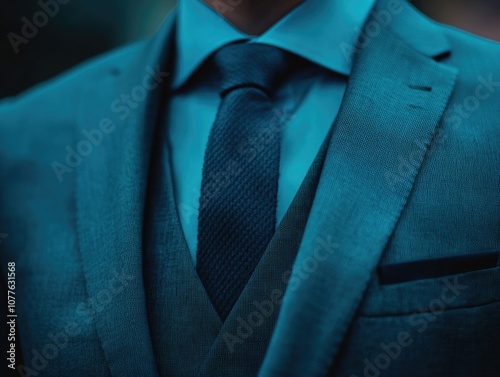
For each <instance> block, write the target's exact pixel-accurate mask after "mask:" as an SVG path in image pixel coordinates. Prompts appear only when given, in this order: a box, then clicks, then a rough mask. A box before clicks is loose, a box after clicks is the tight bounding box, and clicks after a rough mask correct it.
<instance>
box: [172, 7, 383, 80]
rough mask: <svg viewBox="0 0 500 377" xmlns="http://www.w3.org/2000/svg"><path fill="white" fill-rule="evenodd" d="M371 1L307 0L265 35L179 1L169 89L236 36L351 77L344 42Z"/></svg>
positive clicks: (359, 23) (348, 40) (351, 36)
mask: <svg viewBox="0 0 500 377" xmlns="http://www.w3.org/2000/svg"><path fill="white" fill-rule="evenodd" d="M374 4H375V0H305V1H304V2H303V3H302V4H300V5H299V6H297V7H296V8H294V9H293V10H292V11H291V12H289V13H288V14H287V15H285V16H284V17H283V18H282V19H281V20H279V21H278V22H277V23H276V24H274V25H273V26H272V27H271V28H269V29H268V30H267V31H266V32H265V33H263V34H262V35H260V36H256V37H253V36H249V35H246V34H244V33H243V32H241V31H239V30H238V29H236V28H235V27H234V26H232V25H231V24H230V23H229V22H227V21H226V20H225V19H224V18H223V17H222V16H220V15H219V14H218V13H217V12H215V11H214V10H212V9H211V8H210V7H208V6H207V5H206V4H204V3H203V2H202V1H201V0H180V1H179V5H178V10H177V17H178V18H177V34H176V39H177V40H176V45H177V55H176V62H175V71H174V77H173V82H172V85H173V88H179V87H180V86H182V85H183V84H184V83H185V82H186V81H187V79H188V78H189V77H190V76H191V74H192V73H193V72H194V71H195V70H196V68H198V66H200V64H201V63H202V62H203V61H204V60H205V59H206V58H207V57H208V56H209V55H211V54H212V53H213V52H215V51H216V50H218V49H219V48H221V47H222V46H225V45H226V44H229V43H232V42H236V41H240V40H250V41H252V42H258V43H264V44H268V45H272V46H275V47H280V48H282V49H284V50H287V51H290V52H292V53H294V54H297V55H300V56H302V57H303V58H306V59H308V60H309V61H311V62H313V63H316V64H319V65H321V66H323V67H325V68H327V69H329V70H332V71H334V72H337V73H341V74H344V75H349V74H350V72H351V61H350V59H348V57H347V56H346V54H345V46H353V45H355V42H356V39H357V38H358V35H359V33H360V31H361V29H362V27H363V25H364V23H365V21H366V19H367V18H368V15H369V14H370V11H371V10H372V8H373V6H374ZM343 46H344V48H343Z"/></svg>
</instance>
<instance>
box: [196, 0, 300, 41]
mask: <svg viewBox="0 0 500 377" xmlns="http://www.w3.org/2000/svg"><path fill="white" fill-rule="evenodd" d="M302 1H303V0H273V1H270V0H203V2H204V3H205V4H207V5H208V6H209V7H211V8H213V9H214V10H215V11H216V12H218V13H219V14H220V15H221V16H222V17H224V18H225V19H226V20H227V21H229V22H230V23H231V24H233V25H234V26H235V27H236V28H238V29H239V30H241V31H242V32H244V33H245V34H249V35H260V34H262V33H264V32H265V31H266V30H267V29H269V28H270V27H271V26H272V25H274V24H275V23H276V22H277V21H278V20H279V19H280V18H282V17H283V16H284V15H285V14H287V13H288V12H289V11H290V10H292V9H293V8H294V7H296V6H297V5H298V4H300V3H301V2H302Z"/></svg>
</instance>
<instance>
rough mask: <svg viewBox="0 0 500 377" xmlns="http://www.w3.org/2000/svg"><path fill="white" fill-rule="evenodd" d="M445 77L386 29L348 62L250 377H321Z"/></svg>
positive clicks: (409, 181) (390, 225)
mask: <svg viewBox="0 0 500 377" xmlns="http://www.w3.org/2000/svg"><path fill="white" fill-rule="evenodd" d="M441 47H442V46H441ZM435 50H437V49H435ZM455 78H456V72H455V70H454V69H452V68H450V67H447V66H445V65H442V64H440V63H437V62H435V61H434V60H433V59H432V58H429V57H428V56H425V55H424V54H423V53H422V51H420V52H418V51H417V50H415V49H414V48H412V47H410V46H409V44H407V43H406V42H405V41H403V40H402V39H400V37H398V36H396V34H395V33H393V32H392V31H391V30H388V29H383V30H382V31H381V33H380V35H378V36H377V37H376V38H373V40H371V42H370V44H369V45H368V46H367V47H366V48H365V49H364V50H363V51H362V52H361V53H360V55H359V56H358V57H357V58H356V60H355V63H354V67H353V72H352V74H351V77H350V81H349V84H348V87H347V90H346V94H345V97H344V100H343V103H342V106H341V109H340V112H339V115H338V117H337V119H336V121H335V123H334V125H333V127H334V128H333V135H332V138H331V141H330V146H329V152H328V155H327V158H326V161H325V165H324V167H323V172H322V176H321V179H320V182H319V186H318V190H317V193H316V197H315V200H314V204H313V207H312V210H311V213H310V217H309V220H308V223H307V227H306V230H305V233H304V237H303V239H302V244H301V248H300V250H299V253H298V256H297V259H296V261H295V264H294V274H293V275H292V278H291V280H290V283H289V284H291V283H292V282H293V284H294V289H290V285H289V289H288V290H287V292H286V294H285V297H284V300H283V305H282V310H281V312H280V316H279V319H278V323H277V326H276V329H275V332H274V334H273V338H272V340H271V344H270V346H269V351H268V353H267V355H266V358H265V360H264V363H263V366H262V368H261V371H260V374H259V375H260V376H278V375H286V376H298V377H301V376H308V377H315V376H318V377H319V376H326V375H327V373H328V370H329V368H330V367H331V366H332V363H333V362H334V360H335V357H336V355H337V353H338V351H339V347H340V346H341V343H342V341H343V339H344V337H345V335H346V332H347V329H348V328H349V326H350V324H351V322H352V321H353V319H354V317H355V313H356V310H357V308H358V306H359V304H360V302H361V299H362V297H363V294H364V292H365V290H366V287H367V285H368V282H369V281H370V279H371V277H372V275H373V273H374V270H375V269H376V266H377V264H378V261H379V259H380V257H381V255H382V252H383V250H384V248H385V246H386V244H387V242H388V239H389V237H390V235H391V234H392V232H393V230H394V228H395V225H396V223H397V221H398V218H399V216H400V214H401V212H402V210H403V208H404V206H405V204H406V202H407V199H408V197H409V195H410V192H411V190H412V187H413V184H414V181H415V177H416V175H417V174H418V171H419V168H420V166H421V164H422V162H424V160H425V154H426V151H427V149H428V147H429V145H430V143H431V141H432V137H433V134H434V133H435V128H436V126H437V124H438V123H439V121H440V119H441V117H442V115H443V112H444V109H445V107H446V104H447V102H448V100H449V97H450V94H451V92H452V90H453V87H454V83H455ZM403 161H406V163H405V164H404V168H402V163H403ZM424 163H425V162H424ZM395 177H396V178H395ZM292 279H293V280H292Z"/></svg>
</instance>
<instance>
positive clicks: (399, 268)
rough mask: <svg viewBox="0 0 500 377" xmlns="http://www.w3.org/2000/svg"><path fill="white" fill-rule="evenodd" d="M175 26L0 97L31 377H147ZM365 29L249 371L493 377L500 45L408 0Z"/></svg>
mask: <svg viewBox="0 0 500 377" xmlns="http://www.w3.org/2000/svg"><path fill="white" fill-rule="evenodd" d="M389 3H391V1H389V2H386V1H381V2H380V3H379V4H378V5H377V9H378V10H379V11H380V10H383V9H387V8H388V7H389V6H390V4H389ZM174 22H175V13H173V14H171V15H170V16H169V17H168V18H167V20H166V21H165V23H164V25H163V26H162V27H161V29H160V30H159V31H158V32H157V33H156V34H155V35H154V36H153V37H152V38H150V39H148V40H146V41H143V42H139V43H136V44H134V45H131V46H128V47H125V48H121V49H119V50H118V51H113V52H111V53H108V54H106V55H104V56H101V57H99V58H97V59H94V60H92V61H90V62H87V63H85V64H84V65H82V66H80V67H77V68H76V69H73V70H71V71H70V72H68V73H65V74H63V75H62V76H60V77H57V78H55V79H53V80H51V81H49V82H47V83H44V84H42V85H40V86H37V87H35V88H33V89H32V90H30V91H28V92H26V93H24V94H23V95H21V96H18V97H14V98H8V99H5V100H3V101H1V102H0V181H1V182H2V185H1V187H0V233H2V234H5V235H8V236H6V238H5V237H4V238H2V244H1V245H0V248H1V254H0V258H1V264H2V268H4V274H5V266H6V265H7V263H8V262H10V261H14V262H15V263H16V276H17V286H16V300H17V301H16V302H17V304H16V305H17V306H16V309H17V314H18V319H17V330H18V334H19V336H20V340H21V347H22V349H23V358H24V362H23V364H24V368H25V369H24V373H25V375H48V376H69V375H71V376H120V377H122V376H134V377H135V376H139V375H140V376H157V375H158V374H159V373H158V368H157V365H156V360H155V358H154V356H153V352H152V342H151V335H150V329H149V327H148V321H147V313H146V303H145V288H144V284H143V270H142V253H141V250H142V246H143V240H142V229H143V221H144V220H143V218H144V216H143V215H144V203H145V196H146V183H147V174H148V167H149V166H150V157H151V153H150V151H151V144H152V139H153V135H154V133H153V131H154V126H155V123H156V120H157V118H158V112H159V104H160V102H161V101H162V100H163V99H164V98H163V94H164V93H165V90H164V89H165V85H166V84H167V83H168V77H169V75H168V74H167V73H165V72H168V71H169V69H170V68H169V67H170V65H169V64H170V63H169V62H170V61H171V57H172V53H173V52H172V51H173V48H174V46H173V45H172V40H173V38H172V28H173V24H174ZM369 22H372V24H371V28H370V29H369V30H370V32H369V35H368V38H366V39H365V41H364V43H363V46H362V47H360V48H359V49H357V50H355V52H354V55H353V59H354V67H353V71H352V75H351V77H350V80H349V84H348V87H347V91H346V94H345V97H344V99H343V103H342V106H341V109H340V112H339V115H338V117H337V119H336V120H335V122H334V124H333V126H332V127H333V130H332V137H331V140H330V143H329V147H328V152H327V155H326V159H325V163H324V166H323V169H322V173H321V178H320V180H319V184H318V187H317V191H316V195H315V199H314V202H313V205H312V209H311V211H310V214H309V217H308V222H307V225H306V228H305V231H304V234H303V237H302V242H301V246H300V248H299V251H298V255H297V258H296V260H295V264H294V270H293V273H292V275H291V276H290V280H289V288H288V290H287V291H286V293H285V295H284V298H283V302H282V306H281V310H280V313H279V317H278V320H277V324H276V327H275V329H274V332H273V335H272V339H271V342H270V344H269V347H268V349H267V352H266V356H265V359H264V362H263V364H262V366H261V367H260V372H259V375H260V376H297V377H299V376H300V377H304V376H308V377H316V376H317V377H320V376H327V375H331V376H350V377H353V376H375V377H376V376H378V375H381V376H399V377H400V376H406V377H409V376H426V377H429V376H444V375H446V376H464V377H469V376H483V377H484V376H486V377H490V376H491V377H493V376H498V374H499V373H500V361H499V360H500V359H499V358H498V354H499V352H500V340H499V339H500V325H499V324H500V267H499V266H498V254H495V253H496V252H498V251H499V250H500V152H499V151H500V65H499V62H500V46H499V45H498V44H495V43H493V42H490V41H486V40H483V39H480V38H477V37H474V36H471V35H468V34H466V33H464V32H461V31H458V30H455V29H452V28H449V27H444V26H441V25H438V24H436V23H434V22H432V21H430V20H428V19H427V18H425V17H424V16H422V15H421V14H419V13H418V12H417V11H415V10H414V9H413V8H412V7H411V6H410V5H408V4H406V3H405V4H404V10H403V11H402V12H401V13H399V14H397V15H392V17H391V19H390V22H388V24H387V25H383V24H382V21H381V19H380V18H376V17H372V18H371V20H370V21H369ZM377 24H378V27H377V26H376V25H377ZM374 25H375V26H374ZM335 48H340V46H332V49H335ZM156 84H158V85H156ZM123 95H125V96H130V98H132V100H130V102H129V103H130V105H127V106H123V104H120V101H121V99H122V98H123V97H122V96H123ZM117 100H118V102H117ZM463 260H465V261H466V262H464V263H459V261H463ZM453 266H458V267H453ZM5 278H6V277H5ZM221 362H223V361H221ZM28 368H29V369H28ZM28 373H31V374H28ZM35 373H38V374H35Z"/></svg>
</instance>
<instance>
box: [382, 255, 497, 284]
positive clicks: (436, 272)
mask: <svg viewBox="0 0 500 377" xmlns="http://www.w3.org/2000/svg"><path fill="white" fill-rule="evenodd" d="M499 256H500V251H493V252H487V253H476V254H465V255H458V256H452V257H445V258H438V259H426V260H419V261H413V262H406V263H395V264H386V265H380V266H379V267H378V276H379V282H380V284H396V283H404V282H408V281H413V280H421V279H432V278H438V277H443V276H447V275H455V274H461V273H464V272H470V271H477V270H484V269H487V268H493V267H496V266H497V263H498V260H499Z"/></svg>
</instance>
